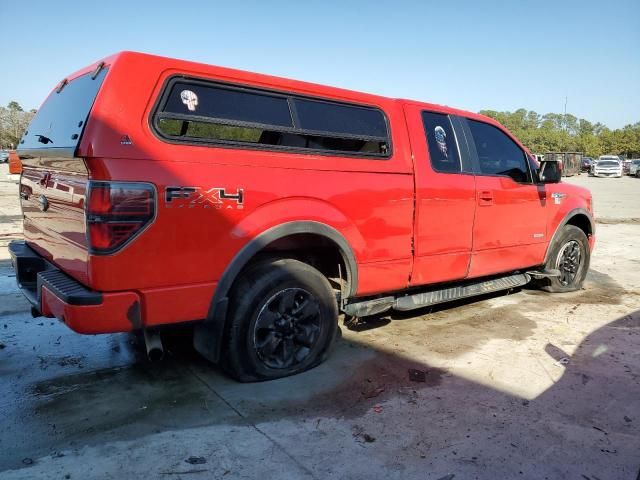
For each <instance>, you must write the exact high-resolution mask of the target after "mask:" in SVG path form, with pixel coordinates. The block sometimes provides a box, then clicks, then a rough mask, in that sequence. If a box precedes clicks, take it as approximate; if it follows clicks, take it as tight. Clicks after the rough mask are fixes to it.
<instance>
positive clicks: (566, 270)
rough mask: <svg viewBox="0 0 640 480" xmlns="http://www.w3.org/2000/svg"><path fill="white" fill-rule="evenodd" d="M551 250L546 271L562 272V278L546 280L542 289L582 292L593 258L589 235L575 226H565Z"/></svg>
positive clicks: (558, 291)
mask: <svg viewBox="0 0 640 480" xmlns="http://www.w3.org/2000/svg"><path fill="white" fill-rule="evenodd" d="M549 248H550V250H549V260H548V261H547V264H546V265H545V270H553V269H557V270H560V272H561V276H560V277H549V278H547V279H545V280H544V281H545V283H544V284H543V285H541V288H542V289H543V290H546V291H547V292H551V293H561V292H573V291H576V290H580V289H581V288H582V284H583V283H584V279H585V278H586V276H587V271H588V270H589V261H590V258H591V251H590V250H589V240H588V239H587V235H586V234H585V233H584V232H583V231H582V230H581V229H580V228H578V227H576V226H574V225H565V226H564V227H562V230H561V232H560V234H559V235H558V237H557V238H555V239H554V240H553V242H552V244H551V246H550V247H549ZM576 257H577V259H576Z"/></svg>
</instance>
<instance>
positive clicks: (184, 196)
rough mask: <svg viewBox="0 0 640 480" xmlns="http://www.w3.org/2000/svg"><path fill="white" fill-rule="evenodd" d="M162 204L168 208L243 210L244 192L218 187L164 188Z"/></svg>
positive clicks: (240, 189)
mask: <svg viewBox="0 0 640 480" xmlns="http://www.w3.org/2000/svg"><path fill="white" fill-rule="evenodd" d="M164 204H165V206H166V207H169V208H173V207H175V208H196V207H203V208H215V209H221V208H225V209H229V208H235V209H242V208H244V190H243V189H242V188H238V189H237V190H236V192H235V193H230V192H228V191H227V189H224V188H220V187H213V188H209V189H207V188H204V187H166V188H165V194H164Z"/></svg>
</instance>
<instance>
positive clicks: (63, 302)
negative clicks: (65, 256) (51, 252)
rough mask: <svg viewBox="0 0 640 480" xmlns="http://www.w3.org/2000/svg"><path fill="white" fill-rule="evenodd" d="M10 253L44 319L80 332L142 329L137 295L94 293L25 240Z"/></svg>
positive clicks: (20, 280)
mask: <svg viewBox="0 0 640 480" xmlns="http://www.w3.org/2000/svg"><path fill="white" fill-rule="evenodd" d="M9 254H10V255H11V263H12V265H13V269H14V270H15V272H16V280H17V282H18V286H19V287H20V289H21V290H22V293H24V295H25V297H27V299H28V300H29V302H30V303H31V304H32V305H33V307H34V308H35V309H36V310H37V311H38V312H39V313H41V314H42V315H43V316H45V317H49V318H52V317H56V318H57V319H58V320H60V321H62V322H64V323H65V324H66V325H67V326H68V327H69V328H71V329H72V330H74V331H76V332H78V333H88V334H93V333H107V332H128V331H131V330H135V329H139V328H142V315H141V308H140V297H139V295H138V294H137V293H135V292H117V293H100V292H96V291H94V290H90V289H88V288H86V287H85V286H84V285H82V284H81V283H79V282H78V281H76V280H75V279H73V278H71V277H69V276H68V275H67V274H65V273H64V272H62V271H61V270H59V269H58V268H57V267H55V266H54V265H53V264H51V263H50V262H48V261H47V260H45V259H44V258H43V257H41V256H40V255H38V254H37V253H36V252H35V251H34V250H33V249H31V248H30V247H29V246H28V245H27V244H26V243H25V242H22V241H13V242H11V243H10V244H9Z"/></svg>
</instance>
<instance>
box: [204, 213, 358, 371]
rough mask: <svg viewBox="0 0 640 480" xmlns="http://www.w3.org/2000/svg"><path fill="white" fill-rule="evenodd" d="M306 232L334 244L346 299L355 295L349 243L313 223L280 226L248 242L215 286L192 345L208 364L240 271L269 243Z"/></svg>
mask: <svg viewBox="0 0 640 480" xmlns="http://www.w3.org/2000/svg"><path fill="white" fill-rule="evenodd" d="M301 233H310V234H314V235H319V236H322V237H325V238H327V239H328V240H331V241H332V242H333V243H335V244H336V245H337V246H338V248H339V250H340V255H341V256H342V260H343V262H344V264H345V266H346V269H347V271H346V272H345V274H346V276H347V278H346V279H347V285H348V290H347V292H345V294H346V297H351V296H353V295H355V293H356V291H357V287H358V264H357V262H356V257H355V255H354V253H353V250H352V248H351V246H350V245H349V242H347V240H346V239H345V238H344V236H343V235H342V234H341V233H340V232H339V231H338V230H336V229H335V228H333V227H330V226H329V225H326V224H324V223H320V222H315V221H306V220H305V221H293V222H287V223H282V224H280V225H277V226H275V227H272V228H270V229H268V230H265V231H264V232H262V233H261V234H260V235H258V236H257V237H255V238H254V239H252V240H251V241H250V242H249V243H247V244H246V245H245V246H244V247H242V248H241V249H240V251H239V252H238V253H237V254H236V255H235V257H234V258H233V260H231V262H229V265H227V268H226V269H225V270H224V272H223V273H222V276H221V277H220V280H219V281H218V284H217V286H216V290H215V293H214V295H213V299H212V301H211V305H210V307H209V312H208V314H207V318H206V319H205V320H204V321H203V322H200V323H199V324H198V325H196V327H195V330H194V337H193V344H194V347H195V349H196V350H197V351H198V352H199V353H200V354H201V355H203V356H204V357H205V358H207V359H208V360H210V361H212V362H217V361H218V360H219V359H220V346H221V342H222V336H223V334H224V328H225V323H226V320H227V309H228V307H229V296H228V295H229V291H230V290H231V287H232V285H233V282H235V280H236V278H237V277H238V275H239V274H240V272H241V271H242V269H243V268H244V267H245V266H247V265H248V264H249V262H250V261H251V259H252V258H253V257H254V256H255V255H256V254H257V253H258V252H259V251H260V250H262V249H263V248H264V247H266V246H267V245H269V244H270V243H272V242H274V241H276V240H279V239H281V238H284V237H288V236H290V235H295V234H301Z"/></svg>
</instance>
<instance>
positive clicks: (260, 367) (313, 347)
mask: <svg viewBox="0 0 640 480" xmlns="http://www.w3.org/2000/svg"><path fill="white" fill-rule="evenodd" d="M226 327H227V328H226V332H225V336H224V339H223V345H222V360H221V366H222V368H223V369H224V370H225V371H226V372H227V373H228V374H229V375H230V376H231V377H233V378H235V379H237V380H239V381H241V382H253V381H261V380H272V379H276V378H282V377H287V376H289V375H295V374H297V373H300V372H303V371H305V370H309V369H311V368H313V367H315V366H316V365H318V364H319V363H321V362H322V361H324V360H325V359H326V358H327V357H328V354H329V350H330V347H331V346H332V344H333V342H334V340H335V338H336V332H337V330H338V304H337V302H336V296H335V293H334V291H333V289H332V288H331V285H330V284H329V281H328V280H327V279H326V277H325V276H324V275H322V274H321V273H320V272H319V271H318V270H316V269H315V268H313V267H311V266H309V265H307V264H306V263H303V262H300V261H298V260H293V259H277V260H274V259H271V260H265V261H262V262H260V263H257V264H255V265H253V266H252V267H249V268H248V269H247V270H246V271H245V272H244V273H243V274H241V276H240V278H239V279H238V281H236V283H235V284H234V286H233V288H232V291H231V294H230V307H229V317H228V319H227V324H226Z"/></svg>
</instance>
